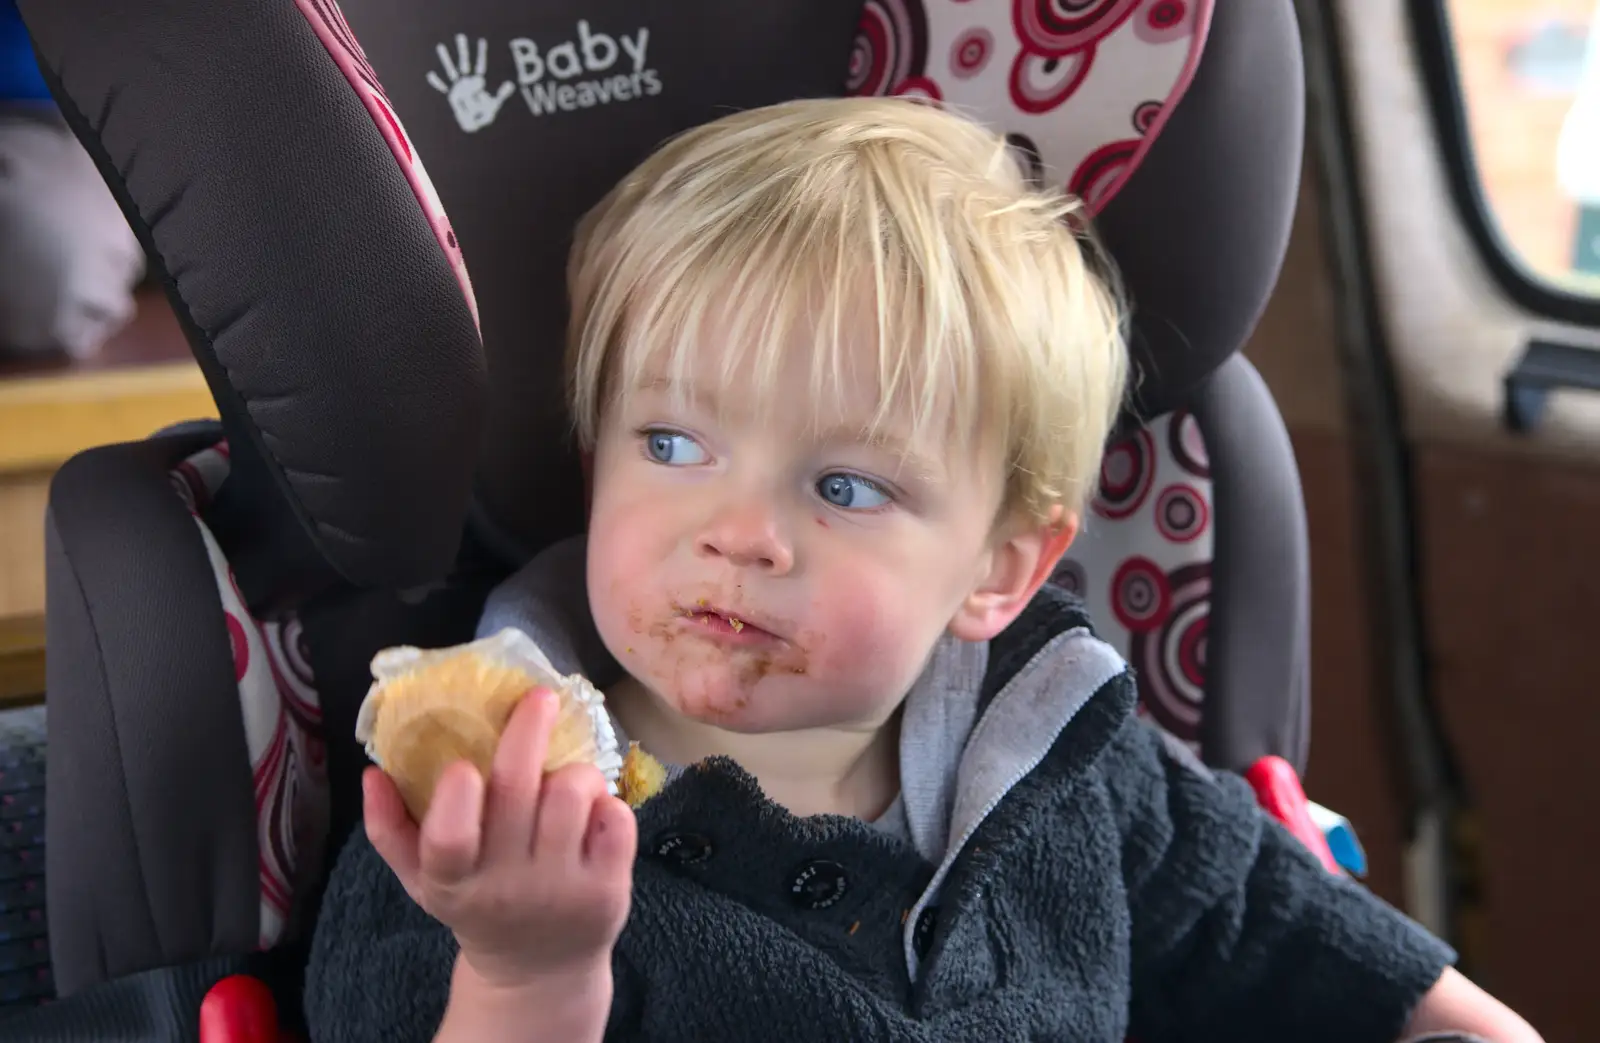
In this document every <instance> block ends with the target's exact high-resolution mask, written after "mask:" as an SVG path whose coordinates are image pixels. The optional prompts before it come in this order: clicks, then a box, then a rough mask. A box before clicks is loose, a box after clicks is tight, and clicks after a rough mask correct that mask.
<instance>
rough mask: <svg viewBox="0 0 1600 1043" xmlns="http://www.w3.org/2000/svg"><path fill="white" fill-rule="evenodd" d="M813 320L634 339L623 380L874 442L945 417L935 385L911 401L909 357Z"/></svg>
mask: <svg viewBox="0 0 1600 1043" xmlns="http://www.w3.org/2000/svg"><path fill="white" fill-rule="evenodd" d="M819 327H820V324H818V323H799V324H796V325H795V326H794V327H792V328H791V329H789V330H788V331H786V332H785V333H783V334H782V335H780V336H777V337H773V338H771V339H764V338H759V337H749V336H742V335H741V334H740V333H738V332H736V331H734V330H731V329H729V328H728V327H726V326H722V325H719V324H718V323H716V322H715V321H714V320H710V321H707V322H706V323H705V324H704V328H703V329H702V330H701V331H700V332H699V333H698V335H696V336H694V337H692V338H687V339H680V340H678V341H677V342H674V341H672V340H670V339H667V338H661V339H659V340H658V341H656V342H655V343H646V344H641V345H638V346H637V348H636V350H635V351H634V352H632V353H630V354H633V356H634V358H633V359H632V365H630V366H629V367H628V369H629V370H630V372H629V373H627V374H625V375H624V384H625V385H626V386H627V387H628V388H629V390H633V391H651V392H658V393H661V394H665V395H668V396H671V397H675V398H677V399H678V400H680V401H683V402H686V403H691V404H693V405H696V406H698V407H704V408H707V409H711V410H714V411H716V412H719V413H723V414H736V413H740V412H752V413H757V414H759V415H763V416H768V417H771V418H772V419H773V420H774V421H775V422H777V421H780V420H789V421H794V420H796V419H798V418H803V419H804V420H805V421H806V423H807V424H808V426H810V427H812V428H816V429H822V430H826V431H830V432H833V433H835V434H842V433H844V432H850V431H854V432H858V434H859V437H860V438H861V439H862V440H868V441H875V442H895V441H899V442H909V441H912V440H913V439H914V437H915V436H916V435H919V434H922V433H923V429H926V428H930V427H931V428H947V427H948V426H949V423H948V421H949V414H950V411H951V406H952V403H953V400H954V394H953V393H940V394H938V395H937V396H935V397H934V400H933V401H931V402H928V403H927V404H926V406H927V408H924V409H922V410H919V409H918V408H917V406H916V403H915V402H913V398H914V397H918V398H920V396H917V395H915V392H916V391H920V390H921V389H920V387H919V385H921V384H922V380H921V379H920V377H919V375H918V374H916V373H913V372H907V371H905V370H906V369H907V368H908V367H909V368H915V364H914V363H910V362H909V361H908V360H904V359H897V358H891V359H885V358H884V357H882V354H881V353H880V352H879V350H878V347H877V341H878V334H877V331H875V330H870V329H868V330H863V329H860V328H859V327H857V326H854V325H845V326H843V327H842V328H840V329H838V330H837V331H834V330H832V329H822V328H819ZM640 349H642V350H640ZM897 371H898V372H897ZM921 413H926V414H927V415H925V416H920V415H919V414H921Z"/></svg>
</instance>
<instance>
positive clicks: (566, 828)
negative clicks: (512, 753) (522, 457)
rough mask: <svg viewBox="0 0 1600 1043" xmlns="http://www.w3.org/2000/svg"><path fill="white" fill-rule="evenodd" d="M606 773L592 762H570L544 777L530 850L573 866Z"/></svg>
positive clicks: (601, 793)
mask: <svg viewBox="0 0 1600 1043" xmlns="http://www.w3.org/2000/svg"><path fill="white" fill-rule="evenodd" d="M606 795H607V794H606V780H605V776H604V775H601V774H600V770H599V769H598V768H596V767H595V766H594V765H592V764H569V765H567V766H566V767H565V768H562V769H561V770H560V771H557V772H554V773H553V774H551V775H550V776H549V777H548V778H546V779H545V780H544V792H543V794H541V796H540V798H539V821H538V823H537V825H536V828H535V830H534V840H533V850H534V852H535V853H536V854H537V855H538V857H539V858H540V859H541V860H543V859H546V858H549V859H554V860H556V861H558V862H561V863H565V864H569V865H576V864H577V863H578V861H579V859H580V858H581V857H582V855H583V836H584V833H585V832H587V831H588V828H589V818H590V815H591V814H592V812H593V809H594V806H595V804H596V803H597V802H598V801H599V800H601V799H602V798H604V797H605V796H606Z"/></svg>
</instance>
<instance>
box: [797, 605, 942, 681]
mask: <svg viewBox="0 0 1600 1043" xmlns="http://www.w3.org/2000/svg"><path fill="white" fill-rule="evenodd" d="M864 579H865V577H859V576H858V577H857V578H856V579H855V580H854V581H851V580H849V579H847V578H844V577H841V578H840V579H839V580H838V582H837V583H836V584H829V586H830V587H832V589H831V590H830V591H829V593H827V594H826V595H824V596H823V598H822V599H819V600H818V601H817V602H815V603H814V609H813V614H812V618H811V622H812V623H813V624H814V626H813V628H812V629H813V631H814V633H813V634H811V635H808V637H810V640H809V641H808V642H807V644H808V646H809V647H807V649H806V651H807V653H808V655H809V658H810V661H811V664H812V669H811V673H812V675H813V676H814V677H817V678H818V679H837V680H838V681H840V682H843V683H844V684H846V685H848V686H849V687H854V688H860V689H864V690H868V691H889V690H892V689H894V688H895V687H898V686H900V685H902V683H906V684H909V681H910V678H907V676H906V675H907V674H908V673H911V674H912V675H913V678H914V673H915V671H916V669H917V666H918V664H916V663H914V662H911V660H913V659H915V657H916V655H917V652H918V647H917V646H918V645H919V644H921V643H922V642H921V641H920V640H919V637H918V635H916V634H913V633H912V632H911V631H912V629H913V628H912V626H911V625H910V622H909V620H908V619H907V618H906V612H907V608H906V606H905V605H904V603H903V602H904V599H903V598H900V599H897V598H894V597H892V596H889V592H888V591H886V590H884V589H883V587H882V585H880V584H874V583H870V582H864Z"/></svg>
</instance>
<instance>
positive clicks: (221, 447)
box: [168, 442, 328, 948]
mask: <svg viewBox="0 0 1600 1043" xmlns="http://www.w3.org/2000/svg"><path fill="white" fill-rule="evenodd" d="M228 470H229V458H228V446H227V443H226V442H219V443H217V444H216V445H214V446H212V447H210V448H209V449H203V450H201V451H200V452H198V453H195V454H194V455H193V456H190V457H189V458H188V459H186V460H184V461H182V462H180V463H179V464H178V465H177V466H176V467H174V468H173V469H172V471H171V473H170V474H169V476H168V477H169V479H170V481H171V483H172V487H173V490H174V491H175V492H176V493H177V494H178V498H179V499H181V500H182V501H183V503H184V505H185V506H186V507H188V509H189V515H190V517H192V518H193V519H194V523H195V525H196V527H197V528H198V529H199V532H200V539H201V542H202V543H204V545H205V548H206V554H207V556H208V558H209V559H210V562H211V570H212V572H213V574H214V575H215V577H216V581H217V595H218V597H219V598H220V600H221V603H222V613H223V621H224V624H225V626H226V628H227V632H228V640H229V643H230V645H231V647H232V651H233V667H234V680H235V682H236V683H237V684H238V686H239V715H240V718H241V720H242V723H243V725H244V736H245V746H246V748H247V749H248V750H249V752H250V768H251V777H252V779H253V781H254V786H255V809H256V843H257V847H258V849H259V850H260V853H261V857H260V862H259V875H260V882H261V921H260V943H261V947H262V948H268V947H270V946H272V945H274V944H276V943H277V942H278V941H279V940H281V939H282V937H283V932H284V930H285V928H286V927H287V926H288V924H289V922H290V919H291V917H292V916H293V914H294V912H295V906H296V900H297V898H300V897H303V895H302V894H300V891H301V889H302V887H303V884H304V883H305V881H306V879H307V877H306V874H307V873H316V872H317V871H318V869H319V868H320V866H321V863H322V854H323V848H324V844H325V842H326V838H327V830H328V771H327V747H326V744H325V742H324V740H323V736H322V709H321V706H320V703H319V701H318V697H317V689H316V681H315V678H314V677H313V676H312V672H311V666H310V662H309V659H308V657H307V655H306V649H305V634H304V631H303V629H302V628H301V625H300V622H299V620H297V619H296V618H294V617H293V616H292V615H286V616H283V617H281V618H274V619H257V618H256V617H255V616H254V615H252V614H251V612H250V609H249V607H248V606H247V605H246V604H245V602H244V597H243V596H242V595H241V594H240V593H239V585H238V583H236V582H235V581H234V577H233V568H232V567H231V566H230V565H229V564H228V559H227V557H226V556H225V555H224V554H223V552H222V547H221V546H220V545H219V544H218V543H217V541H216V538H215V537H214V536H213V535H212V534H211V529H210V528H209V527H208V526H207V525H206V522H205V509H206V506H207V505H208V504H209V503H210V502H211V498H212V496H213V495H214V494H215V493H216V491H217V489H218V488H220V487H221V485H222V482H223V480H224V479H226V478H227V476H228Z"/></svg>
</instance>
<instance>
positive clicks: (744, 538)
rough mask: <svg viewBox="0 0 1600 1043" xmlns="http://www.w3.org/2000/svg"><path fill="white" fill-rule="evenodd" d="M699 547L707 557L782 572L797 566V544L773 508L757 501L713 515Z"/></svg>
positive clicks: (779, 573)
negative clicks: (771, 509)
mask: <svg viewBox="0 0 1600 1043" xmlns="http://www.w3.org/2000/svg"><path fill="white" fill-rule="evenodd" d="M697 549H698V550H699V552H700V554H701V555H703V556H705V557H710V558H726V559H727V561H728V562H729V564H732V565H737V566H739V567H740V568H756V569H761V570H763V571H765V572H770V573H773V574H775V575H780V576H781V575H783V574H785V573H787V572H788V571H789V570H791V569H793V568H794V548H793V547H792V546H791V545H790V543H789V540H788V539H786V538H785V537H784V535H783V533H782V531H781V530H780V529H779V526H778V521H777V519H776V518H775V517H774V516H773V512H772V511H770V510H766V509H764V508H762V507H760V506H759V505H754V504H745V505H742V506H737V507H730V508H728V509H726V510H724V511H722V512H720V513H719V514H718V515H717V516H716V517H715V518H713V519H711V523H710V524H709V525H707V526H706V529H705V531H704V532H703V533H702V534H701V536H700V540H699V544H698V547H697Z"/></svg>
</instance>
